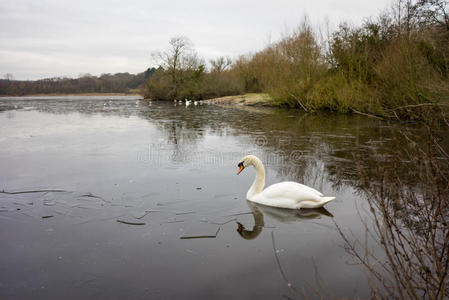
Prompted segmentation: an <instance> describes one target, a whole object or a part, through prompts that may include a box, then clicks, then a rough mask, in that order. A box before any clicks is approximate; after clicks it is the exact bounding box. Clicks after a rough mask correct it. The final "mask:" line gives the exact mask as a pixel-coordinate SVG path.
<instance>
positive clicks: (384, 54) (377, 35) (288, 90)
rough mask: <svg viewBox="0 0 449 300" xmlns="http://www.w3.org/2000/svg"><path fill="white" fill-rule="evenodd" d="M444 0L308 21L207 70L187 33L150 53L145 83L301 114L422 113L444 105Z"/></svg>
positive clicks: (154, 94) (170, 92) (448, 47)
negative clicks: (266, 101) (331, 21)
mask: <svg viewBox="0 0 449 300" xmlns="http://www.w3.org/2000/svg"><path fill="white" fill-rule="evenodd" d="M447 4H448V3H447V1H442V0H419V1H402V0H399V1H396V2H395V3H394V4H393V8H392V9H391V11H389V12H387V13H383V14H382V15H380V16H378V17H377V18H375V19H369V20H366V21H365V22H364V23H363V24H362V25H360V26H351V25H348V24H345V23H343V24H340V25H339V27H338V29H336V30H335V31H334V32H330V33H327V34H325V36H324V35H323V34H320V33H319V32H318V31H316V30H314V29H313V28H312V26H311V25H310V24H309V22H307V20H305V21H303V23H302V24H301V25H300V26H299V27H298V28H297V29H296V30H294V31H293V32H292V33H290V34H287V35H285V36H284V37H283V38H282V39H281V40H279V41H278V42H275V43H271V44H269V45H267V46H266V47H265V48H264V49H263V50H261V51H258V52H256V53H253V54H248V55H243V56H240V57H239V58H237V59H235V60H233V61H231V60H230V59H226V58H219V59H217V60H214V61H211V62H210V65H211V68H210V70H206V67H205V65H206V64H205V62H204V60H202V59H201V58H199V56H198V54H197V53H196V52H195V51H194V50H193V48H192V46H191V43H190V42H189V41H188V39H186V38H179V37H178V38H174V39H172V40H171V41H170V47H169V49H168V50H167V51H163V52H158V53H156V55H155V56H156V57H157V58H158V59H159V62H160V68H159V69H158V70H157V72H156V73H155V76H153V77H151V78H150V80H149V82H148V84H147V85H146V87H145V89H144V94H145V96H146V97H149V98H155V99H167V100H168V99H184V98H189V99H191V98H193V99H207V98H213V97H221V96H226V95H234V94H243V93H249V92H264V93H268V94H269V95H270V96H271V98H272V99H273V100H272V104H273V105H282V106H288V107H298V108H301V109H303V110H305V111H307V112H313V111H318V110H331V111H337V112H343V113H347V112H359V113H366V114H371V115H376V116H381V117H388V118H389V117H393V118H399V119H423V118H425V115H426V114H429V113H430V114H434V113H435V112H441V110H442V109H444V107H445V105H447V104H448V103H449V77H448V76H449V12H448V8H447Z"/></svg>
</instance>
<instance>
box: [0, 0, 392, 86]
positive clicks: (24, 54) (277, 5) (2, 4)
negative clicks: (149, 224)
mask: <svg viewBox="0 0 449 300" xmlns="http://www.w3.org/2000/svg"><path fill="white" fill-rule="evenodd" d="M389 3H391V1H390V0H379V1H372V0H369V1H367V0H338V1H337V0H334V1H331V0H289V1H287V0H270V1H267V0H250V1H248V0H239V1H237V0H226V1H212V0H190V1H187V0H184V1H181V0H179V1H172V0H165V1H164V0H158V1H153V0H127V1H124V0H77V1H74V0H70V1H66V0H1V1H0V77H2V78H3V77H4V76H5V74H6V73H11V74H12V75H13V76H14V78H15V79H19V80H25V79H40V78H48V77H56V76H68V77H78V75H79V74H81V73H91V74H92V75H97V76H98V75H100V74H102V73H117V72H129V73H139V72H142V71H144V70H145V69H146V68H148V67H150V66H153V65H154V64H155V62H152V61H151V52H152V51H155V50H161V49H164V48H166V47H167V44H168V41H169V39H170V38H171V37H174V36H179V35H183V36H187V37H188V38H190V40H191V41H192V42H193V44H194V46H195V48H196V50H197V51H198V52H199V54H200V56H202V57H204V58H205V59H206V60H208V59H210V58H215V57H218V56H231V57H236V56H238V55H239V54H246V53H249V52H254V51H257V50H260V49H262V48H263V47H264V46H265V45H266V44H267V43H268V41H275V40H277V39H278V38H279V36H280V35H281V34H282V33H285V32H286V30H288V29H292V28H294V27H296V26H297V25H298V24H299V23H300V22H301V20H302V18H303V16H304V15H308V17H309V19H310V20H311V22H312V24H315V25H319V24H324V23H325V20H326V18H328V19H329V21H330V24H331V25H333V26H335V25H337V24H338V23H339V22H341V21H348V22H350V23H352V24H359V23H360V22H361V21H362V20H363V19H365V18H368V17H375V16H377V15H378V14H379V13H380V12H381V11H384V10H385V9H387V8H388V6H389Z"/></svg>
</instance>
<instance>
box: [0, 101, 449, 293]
mask: <svg viewBox="0 0 449 300" xmlns="http://www.w3.org/2000/svg"><path fill="white" fill-rule="evenodd" d="M0 111H2V112H0V128H1V135H0V165H1V170H2V171H1V172H0V182H1V186H0V190H2V189H4V190H5V191H8V192H9V191H25V190H28V191H30V190H42V189H60V190H64V191H65V192H37V193H27V194H0V233H1V237H2V243H1V244H0V251H1V253H2V255H1V256H0V266H1V269H0V298H1V299H31V298H32V299H47V298H55V299H57V298H62V297H64V299H91V298H96V299H98V298H99V299H202V298H204V299H279V298H282V296H287V297H293V296H294V295H293V294H291V291H290V290H289V289H288V288H287V287H286V286H285V282H284V281H282V279H281V278H280V275H279V269H278V266H277V264H276V261H275V257H274V253H273V249H272V243H271V232H274V235H275V236H276V242H277V247H278V254H279V257H280V260H281V262H282V263H283V268H284V271H285V273H286V274H287V275H288V277H289V280H290V281H291V282H294V283H296V285H297V287H299V288H303V287H304V288H305V289H307V287H308V286H309V284H310V285H312V286H313V285H314V284H315V280H314V278H315V277H314V276H315V274H316V270H318V272H319V275H320V276H321V277H322V278H323V279H324V280H325V282H326V284H327V288H328V289H329V291H331V292H332V293H333V294H334V295H336V296H341V297H352V296H359V297H368V296H369V289H368V285H367V283H366V280H365V277H364V273H363V272H362V270H361V269H359V268H358V267H355V266H351V265H349V264H348V263H347V260H348V257H347V256H346V254H345V252H344V249H343V248H342V247H341V245H342V242H341V240H340V236H339V234H338V232H337V231H336V230H335V227H334V223H333V220H335V221H336V222H337V223H338V224H339V225H340V226H342V227H343V228H349V229H350V230H351V231H352V232H353V233H354V234H355V235H360V234H362V226H361V224H360V218H359V215H358V211H357V209H356V207H358V208H359V212H360V213H362V214H363V213H364V211H363V209H364V203H365V202H364V201H365V200H364V196H363V193H361V192H360V183H359V179H358V171H357V166H359V167H362V168H364V169H366V170H370V169H371V166H372V164H373V163H374V159H373V154H372V153H383V154H388V151H389V149H391V148H392V147H397V148H401V149H405V150H406V149H407V147H413V145H409V144H408V143H407V141H404V140H403V139H401V138H400V134H399V133H398V132H397V128H395V127H394V126H389V125H386V124H384V123H379V122H378V121H375V120H370V119H366V118H361V117H357V116H355V117H354V116H336V115H313V116H310V115H301V114H300V113H298V111H287V110H275V109H256V108H239V109H236V108H222V107H216V106H209V105H198V106H193V105H191V106H189V107H185V106H184V105H176V106H175V105H174V103H157V102H153V103H148V102H145V101H142V100H139V99H135V98H126V97H125V98H124V97H107V98H104V97H103V98H102V97H93V98H92V97H90V98H89V97H88V98H82V97H75V98H73V97H63V98H39V99H37V98H21V99H0ZM407 130H409V131H410V132H413V133H414V134H418V135H419V134H420V133H419V132H420V129H419V128H414V127H410V128H407ZM443 142H446V141H443ZM248 153H252V154H255V155H257V156H259V157H260V158H261V159H262V161H263V162H264V163H265V166H266V169H267V184H272V183H275V182H278V181H282V180H296V181H299V182H302V183H304V184H307V185H309V186H312V187H315V188H316V189H318V190H321V191H322V192H323V193H324V194H326V195H334V196H336V197H337V199H336V200H335V201H334V202H332V203H331V204H329V205H328V206H327V207H326V209H327V210H310V211H299V212H298V211H289V210H281V209H273V208H269V207H262V206H257V205H254V204H252V203H250V202H247V201H246V199H245V195H246V191H247V189H248V188H249V186H250V185H251V183H252V180H253V176H254V174H255V173H254V170H251V169H249V170H247V171H246V172H245V173H242V174H241V175H239V176H236V175H235V172H236V164H237V162H238V161H239V159H240V158H241V157H243V156H244V155H246V154H248ZM355 157H356V158H357V163H356V161H355ZM384 157H387V156H385V155H384ZM404 164H407V162H404ZM400 171H401V169H400V167H399V168H398V172H400ZM372 176H373V178H374V179H375V178H376V174H372ZM403 176H404V178H405V179H404V180H407V176H408V175H407V174H403ZM410 181H411V182H412V181H413V180H412V178H410ZM117 220H119V221H123V222H125V224H124V223H120V222H117ZM126 223H135V224H140V225H127V224H126ZM242 238H243V239H242Z"/></svg>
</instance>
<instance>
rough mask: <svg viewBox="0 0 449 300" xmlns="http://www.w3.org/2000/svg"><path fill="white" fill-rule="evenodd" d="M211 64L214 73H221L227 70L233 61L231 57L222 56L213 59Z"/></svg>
mask: <svg viewBox="0 0 449 300" xmlns="http://www.w3.org/2000/svg"><path fill="white" fill-rule="evenodd" d="M209 62H210V64H211V66H212V70H211V71H212V72H217V73H220V72H222V71H224V70H227V69H228V68H229V67H230V66H231V65H232V59H231V58H230V57H224V56H221V57H219V58H217V59H211V60H210V61H209Z"/></svg>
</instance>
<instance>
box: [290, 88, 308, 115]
mask: <svg viewBox="0 0 449 300" xmlns="http://www.w3.org/2000/svg"><path fill="white" fill-rule="evenodd" d="M290 96H292V97H293V98H295V100H296V101H298V103H299V105H301V107H302V108H303V109H304V110H305V111H306V112H309V111H308V110H307V108H306V107H305V106H304V105H302V103H301V101H299V99H298V98H296V96H295V95H293V94H292V93H290Z"/></svg>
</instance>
